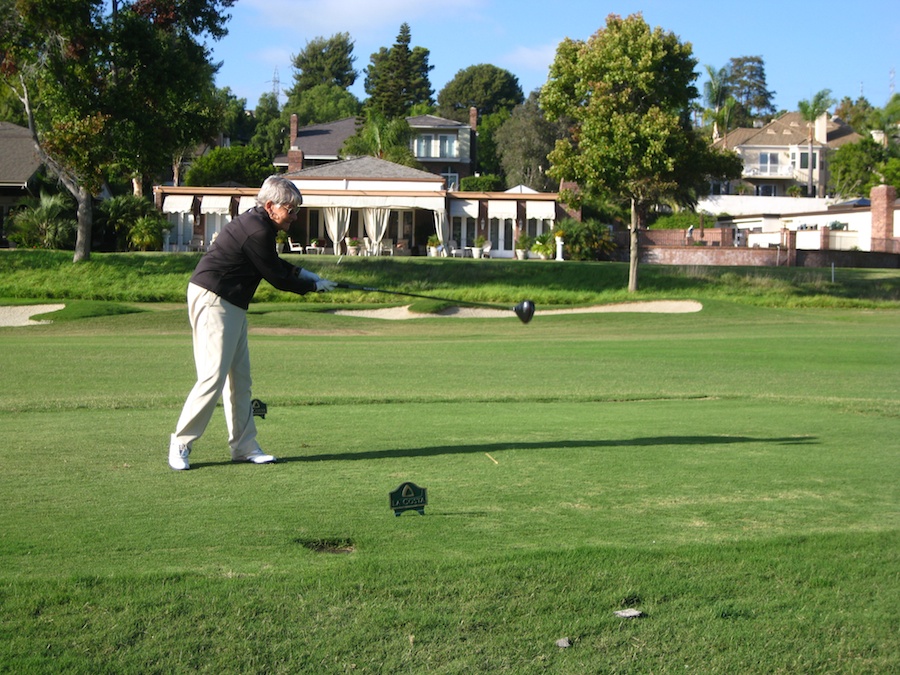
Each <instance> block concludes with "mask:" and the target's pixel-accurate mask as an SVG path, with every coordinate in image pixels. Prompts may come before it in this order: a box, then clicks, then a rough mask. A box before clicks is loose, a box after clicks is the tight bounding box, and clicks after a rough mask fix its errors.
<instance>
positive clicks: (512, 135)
mask: <svg viewBox="0 0 900 675" xmlns="http://www.w3.org/2000/svg"><path fill="white" fill-rule="evenodd" d="M539 96H540V93H539V92H538V91H533V92H532V93H531V95H530V96H529V97H528V100H526V101H525V103H523V104H522V105H519V106H516V107H515V108H513V111H512V114H511V116H510V118H509V119H508V120H507V121H506V122H504V123H503V125H502V126H501V127H500V128H499V129H497V132H496V133H495V134H494V139H495V140H496V143H497V149H498V153H499V155H500V165H501V166H502V167H503V173H504V174H505V175H506V181H507V185H508V186H510V187H512V186H514V185H527V186H528V187H530V188H532V189H534V190H538V191H539V192H550V191H553V190H555V189H556V187H557V186H558V183H557V182H556V181H554V180H553V179H552V178H551V177H550V176H549V175H548V173H547V171H548V170H549V168H550V162H549V161H548V160H547V156H548V155H549V154H550V152H551V151H552V150H553V148H554V146H555V145H556V141H557V140H558V139H560V138H564V137H565V124H564V123H561V122H557V121H550V120H548V119H547V118H546V117H544V114H543V112H542V111H541V109H540V102H539Z"/></svg>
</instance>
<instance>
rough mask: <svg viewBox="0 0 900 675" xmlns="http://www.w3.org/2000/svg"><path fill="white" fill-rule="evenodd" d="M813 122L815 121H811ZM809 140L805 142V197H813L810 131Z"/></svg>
mask: <svg viewBox="0 0 900 675" xmlns="http://www.w3.org/2000/svg"><path fill="white" fill-rule="evenodd" d="M813 124H815V122H813ZM809 133H810V135H809V141H808V142H807V144H806V148H807V150H806V153H807V154H806V170H807V172H808V173H807V176H806V196H807V197H815V194H813V154H812V153H813V146H812V131H810V132H809Z"/></svg>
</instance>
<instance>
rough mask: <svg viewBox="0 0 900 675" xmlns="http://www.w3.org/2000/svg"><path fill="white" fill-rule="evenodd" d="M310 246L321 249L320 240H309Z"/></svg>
mask: <svg viewBox="0 0 900 675" xmlns="http://www.w3.org/2000/svg"><path fill="white" fill-rule="evenodd" d="M309 245H310V246H315V247H316V248H319V240H318V239H310V240H309Z"/></svg>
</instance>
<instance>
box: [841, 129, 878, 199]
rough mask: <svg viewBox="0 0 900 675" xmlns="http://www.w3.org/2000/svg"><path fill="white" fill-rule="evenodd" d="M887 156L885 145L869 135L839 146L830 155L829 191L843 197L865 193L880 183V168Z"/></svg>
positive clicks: (858, 195)
mask: <svg viewBox="0 0 900 675" xmlns="http://www.w3.org/2000/svg"><path fill="white" fill-rule="evenodd" d="M886 159H887V150H886V148H884V147H883V146H882V145H881V144H879V143H876V142H875V141H874V140H872V139H871V138H863V139H862V140H861V141H860V142H859V143H847V144H845V145H843V146H841V147H840V148H838V150H837V151H836V152H835V153H834V155H832V157H831V170H830V173H831V184H830V185H829V188H830V190H831V192H832V193H833V194H835V195H837V196H838V197H840V198H842V199H847V198H850V197H868V196H869V192H870V191H871V190H872V188H873V187H874V186H876V185H878V184H879V183H881V179H880V176H879V171H880V169H881V168H882V167H883V166H884V162H885V160H886Z"/></svg>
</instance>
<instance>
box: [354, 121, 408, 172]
mask: <svg viewBox="0 0 900 675" xmlns="http://www.w3.org/2000/svg"><path fill="white" fill-rule="evenodd" d="M411 137H412V130H411V129H410V128H409V124H407V122H406V120H405V119H403V118H401V117H395V118H393V119H388V118H386V117H383V116H381V115H379V114H378V113H377V112H374V111H372V110H368V111H367V112H366V120H365V122H364V123H363V124H362V126H360V127H359V128H358V129H357V131H356V133H355V134H354V135H353V136H350V137H349V138H348V139H347V140H346V141H344V146H343V147H342V148H341V157H361V156H370V157H378V158H379V159H385V160H387V161H389V162H394V163H395V164H402V165H404V166H410V167H414V168H419V167H420V165H419V163H418V162H417V161H416V158H415V156H414V155H413V153H412V149H411V147H410V138H411Z"/></svg>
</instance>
